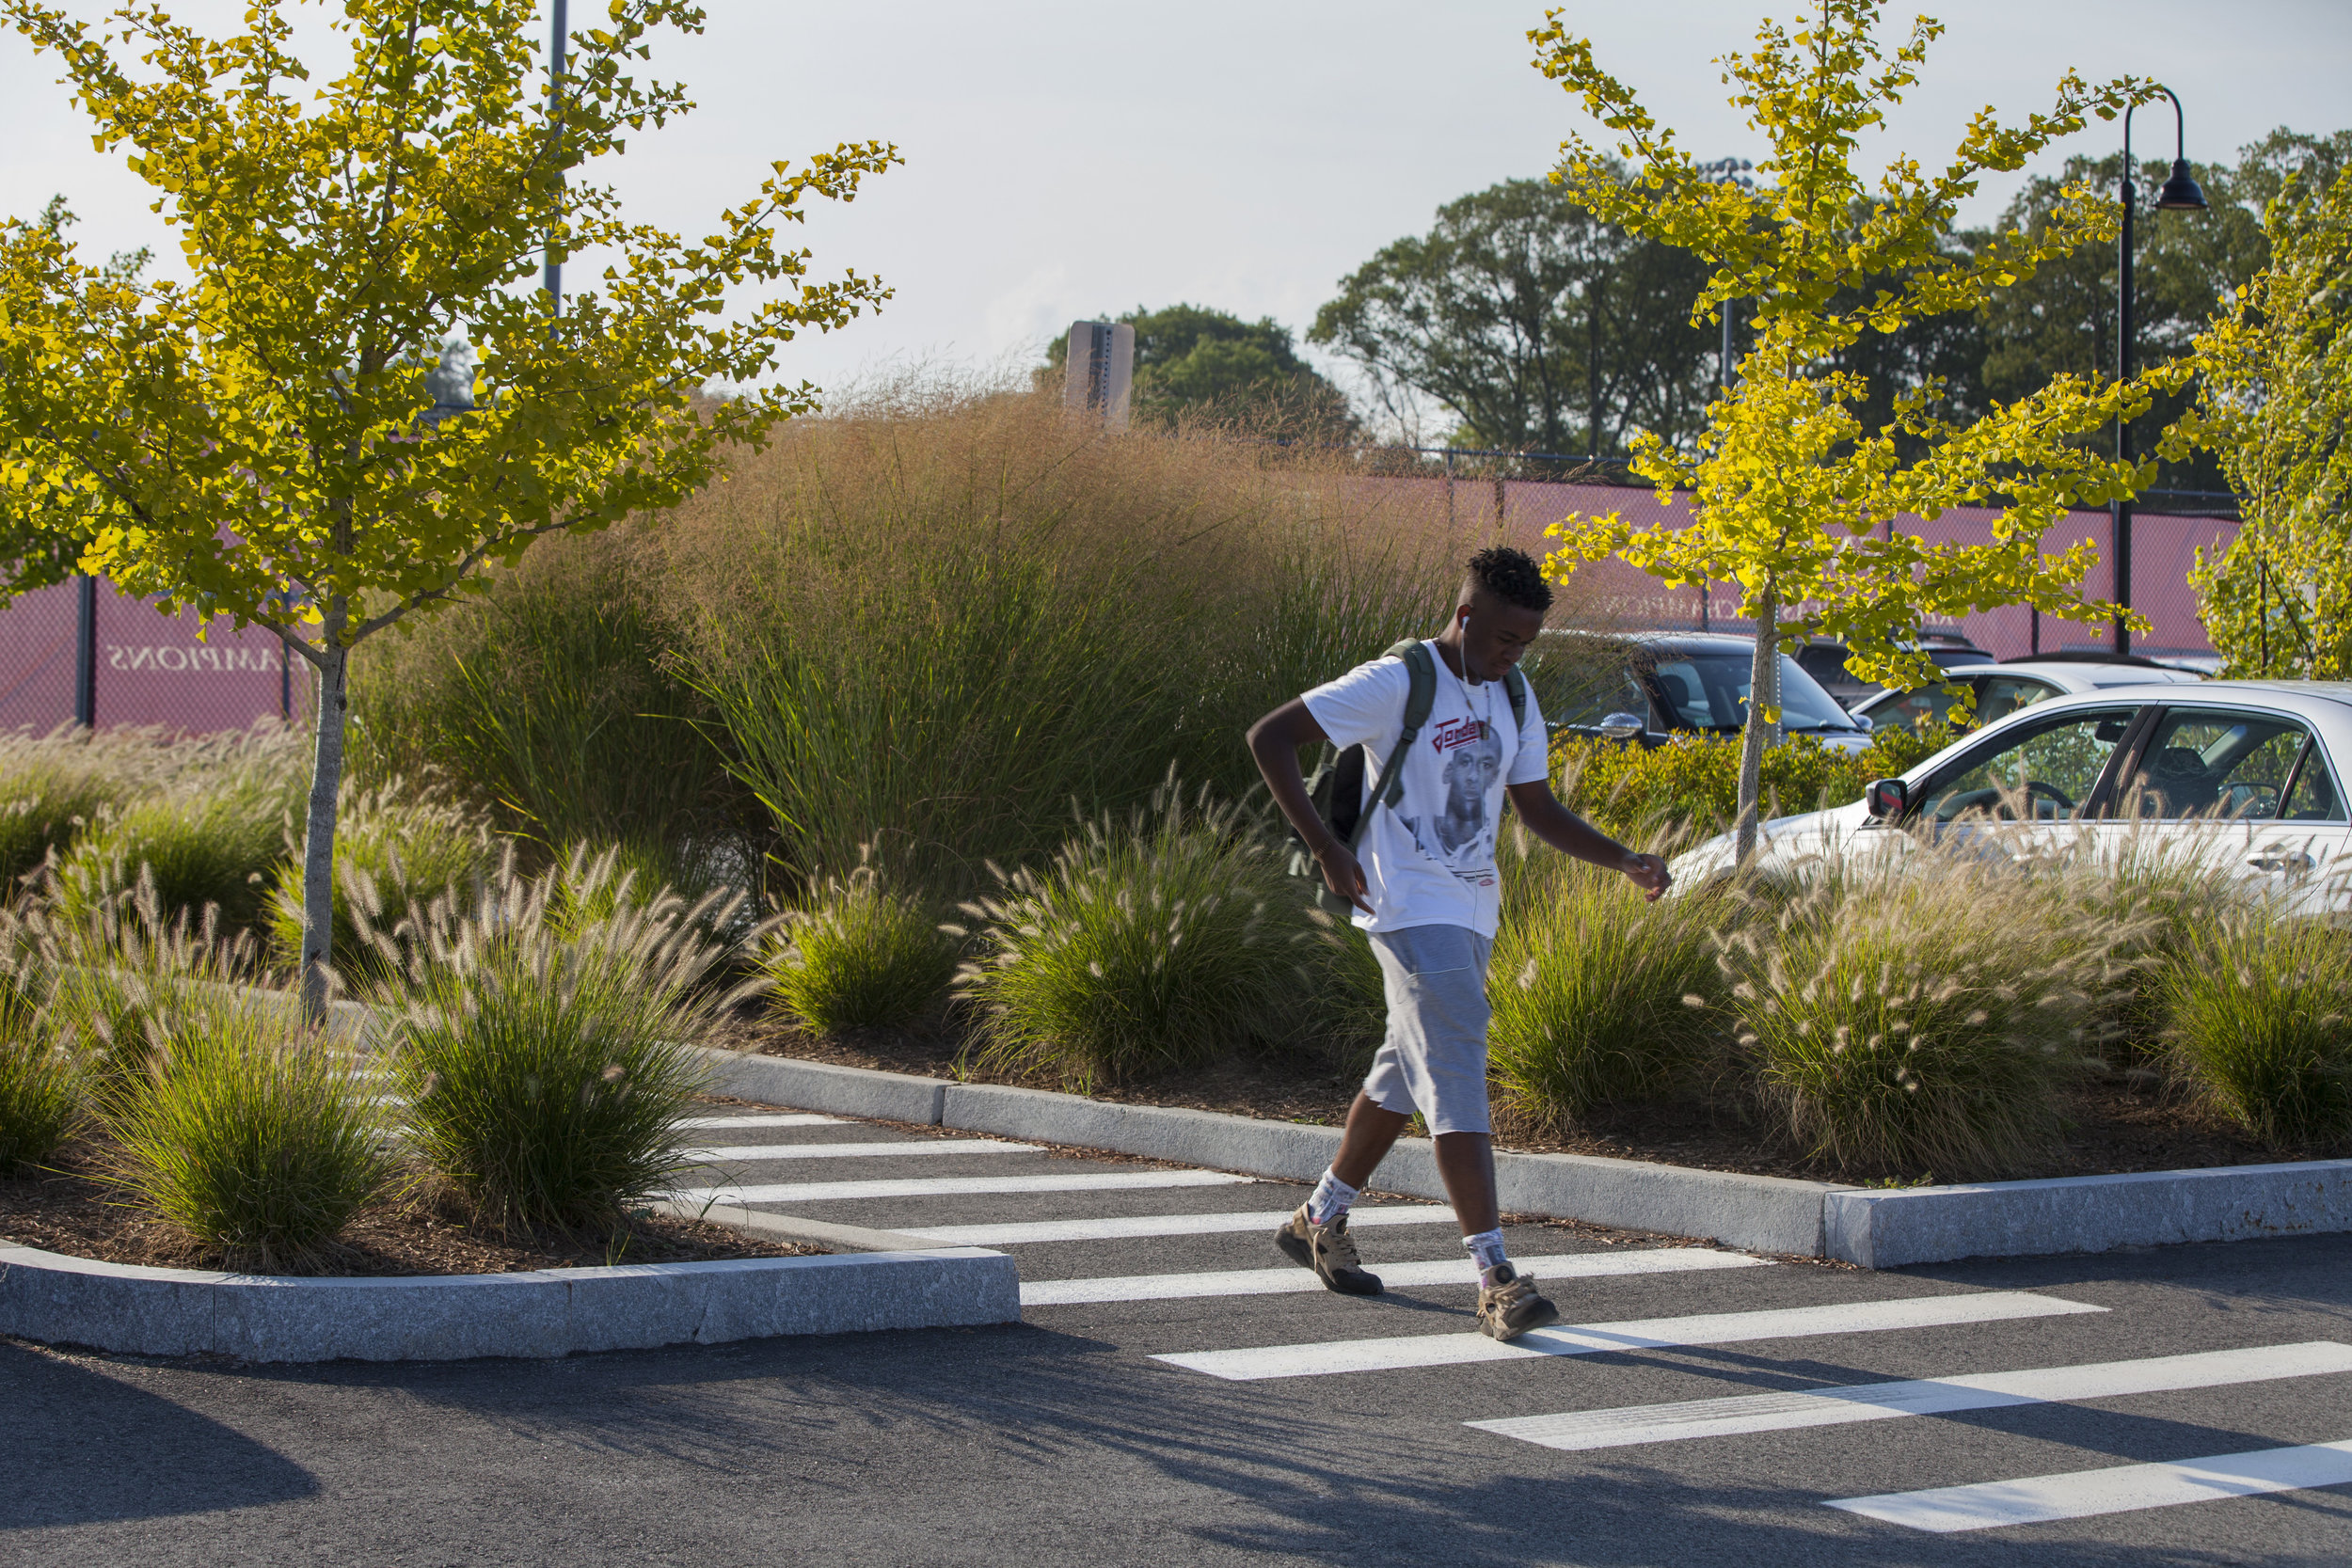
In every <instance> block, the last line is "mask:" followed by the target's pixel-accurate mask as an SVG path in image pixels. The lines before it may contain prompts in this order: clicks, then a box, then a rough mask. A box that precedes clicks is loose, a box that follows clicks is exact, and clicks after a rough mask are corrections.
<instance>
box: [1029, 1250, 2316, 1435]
mask: <svg viewBox="0 0 2352 1568" xmlns="http://www.w3.org/2000/svg"><path fill="white" fill-rule="evenodd" d="M1021 1300H1022V1305H1023V1306H1027V1305H1028V1287H1027V1286H1023V1287H1022V1296H1021ZM2330 1372H2352V1345H2341V1344H2337V1343H2336V1342H2335V1341H2333V1340H2330V1339H2314V1340H2312V1341H2311V1342H2309V1343H2308V1344H2300V1345H2265V1346H2262V1347H2260V1348H2258V1349H2253V1350H2224V1351H2209V1352H2206V1353H2204V1354H2197V1355H2159V1356H2152V1357H2150V1358H2148V1359H2146V1360H2141V1361H2105V1362H2100V1363H2097V1364H2095V1365H2091V1366H2083V1367H2050V1368H2045V1369H2043V1370H2040V1371H2030V1372H1990V1373H1985V1374H1982V1375H1980V1376H1975V1377H1944V1378H1933V1379H1927V1380H1922V1381H1918V1382H1911V1383H1860V1384H1852V1385H1849V1386H1845V1387H1840V1388H1812V1389H1806V1390H1804V1391H1802V1392H1794V1391H1792V1392H1787V1393H1778V1394H1750V1395H1746V1396H1743V1397H1740V1398H1735V1399H1721V1400H1686V1401H1683V1402H1680V1403H1677V1404H1632V1405H1624V1406H1621V1407H1619V1408H1617V1409H1614V1410H1578V1411H1571V1412H1568V1413H1566V1414H1565V1415H1559V1416H1516V1417H1513V1418H1509V1419H1507V1420H1498V1421H1465V1422H1463V1423H1462V1424H1463V1425H1464V1426H1469V1427H1475V1428H1477V1429H1478V1430H1479V1431H1481V1432H1492V1433H1501V1434H1502V1435H1503V1436H1505V1437H1516V1438H1518V1439H1519V1440H1520V1441H1521V1442H1525V1443H1540V1444H1542V1445H1543V1446H1544V1447H1545V1448H1548V1449H1566V1450H1567V1451H1569V1452H1571V1453H1577V1452H1583V1451H1586V1450H1589V1449H1621V1448H1629V1447H1630V1446H1632V1445H1633V1444H1636V1443H1674V1442H1681V1441H1684V1440H1686V1439H1689V1438H1692V1437H1728V1436H1735V1435H1739V1434H1742V1433H1757V1432H1789V1431H1793V1430H1795V1429H1797V1428H1800V1427H1820V1426H1843V1425H1845V1424H1846V1423H1847V1422H1850V1421H1883V1420H1892V1419H1895V1418H1899V1417H1904V1416H1940V1415H1944V1414H1947V1413H1948V1412H1951V1411H1956V1410H1994V1409H1998V1408H2000V1407H2001V1406H2003V1405H2012V1404H2056V1403H2060V1402H2067V1401H2074V1400H2105V1399H2115V1398H2118V1397H2120V1396H2122V1395H2125V1394H2153V1393H2161V1392H2164V1391H2166V1390H2169V1389H2177V1388H2215V1387H2220V1386H2224V1385H2227V1384H2236V1383H2264V1382H2268V1381H2270V1380H2272V1379H2275V1378H2286V1377H2318V1376H2322V1375H2325V1374H2327V1373H2330Z"/></svg>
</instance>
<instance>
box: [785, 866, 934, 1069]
mask: <svg viewBox="0 0 2352 1568" xmlns="http://www.w3.org/2000/svg"><path fill="white" fill-rule="evenodd" d="M952 935H953V933H951V932H948V931H943V930H942V929H941V928H940V927H939V924H938V922H937V920H936V919H935V918H934V917H933V916H932V914H931V911H930V910H929V909H928V908H926V907H925V905H924V903H923V900H922V899H920V898H918V897H915V896H914V895H909V894H903V893H897V892H894V891H892V890H891V889H890V888H888V887H887V886H885V885H884V884H883V882H882V875H881V873H880V871H879V870H877V869H876V867H875V866H874V865H872V864H871V863H867V864H864V865H861V866H859V867H858V868H857V869H856V870H854V871H852V872H850V874H849V875H848V876H847V877H842V878H828V879H825V880H824V881H822V882H820V883H819V884H818V887H817V888H816V890H815V892H814V893H813V895H811V896H810V897H809V898H807V899H806V900H804V901H803V903H802V905H801V907H800V908H798V909H795V910H793V911H789V912H788V913H787V915H786V916H785V919H784V920H783V922H782V923H781V924H779V925H778V926H777V927H775V928H774V929H773V931H771V934H770V936H769V939H768V944H767V951H766V953H765V954H764V955H763V957H762V958H761V967H762V968H763V969H764V970H765V971H766V973H767V975H768V979H769V982H770V984H771V988H772V989H771V990H770V992H769V995H770V999H771V1006H772V1007H773V1008H774V1010H775V1011H776V1012H778V1013H779V1014H781V1015H783V1016H784V1017H786V1018H788V1019H790V1020H791V1021H792V1022H795V1023H798V1024H800V1025H801V1026H802V1027H803V1028H804V1029H812V1030H815V1031H817V1032H818V1033H819V1034H828V1033H831V1032H833V1031H835V1030H840V1029H858V1028H868V1027H873V1026H876V1025H882V1024H895V1023H906V1022H912V1021H914V1020H915V1019H918V1018H921V1017H922V1016H924V1015H925V1014H927V1013H929V1012H930V1010H931V1009H932V1008H933V1007H935V1006H937V1005H938V1004H939V1001H940V998H942V997H943V996H945V995H946V991H947V986H948V983H949V982H950V981H952V980H953V979H954V978H955V974H956V944H955V942H954V941H953V940H952Z"/></svg>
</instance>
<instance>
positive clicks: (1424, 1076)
mask: <svg viewBox="0 0 2352 1568" xmlns="http://www.w3.org/2000/svg"><path fill="white" fill-rule="evenodd" d="M1368 934H1369V935H1370V936H1371V938H1372V952H1373V956H1374V957H1375V958H1378V959H1379V960H1380V979H1381V985H1382V989H1383V990H1386V992H1387V993H1388V1001H1389V1034H1388V1038H1387V1039H1386V1040H1384V1041H1383V1042H1382V1043H1381V1046H1380V1053H1379V1054H1378V1055H1376V1056H1375V1057H1374V1058H1373V1059H1372V1071H1371V1073H1370V1074H1369V1075H1367V1076H1366V1077H1365V1079H1364V1093H1366V1094H1368V1095H1370V1096H1371V1097H1372V1099H1373V1101H1374V1102H1375V1103H1376V1104H1377V1105H1379V1106H1380V1108H1381V1109H1382V1110H1385V1111H1394V1112H1396V1113H1398V1114H1399V1115H1401V1116H1409V1115H1411V1114H1412V1113H1413V1112H1415V1111H1419V1112H1420V1113H1421V1115H1422V1120H1424V1121H1426V1122H1427V1123H1428V1124H1429V1131H1430V1132H1432V1133H1433V1134H1434V1133H1438V1132H1490V1131H1492V1128H1491V1126H1490V1124H1489V1123H1488V1121H1487V1119H1486V1019H1487V1016H1488V1013H1489V1011H1490V1009H1489V1008H1488V1007H1487V1006H1486V959H1487V957H1488V955H1489V954H1491V953H1492V952H1493V950H1494V942H1493V941H1492V940H1491V939H1489V938H1486V937H1482V936H1480V935H1479V934H1478V933H1477V932H1475V931H1473V930H1471V929H1470V927H1467V926H1407V927H1405V928H1404V929H1403V930H1401V931H1374V932H1370V933H1368Z"/></svg>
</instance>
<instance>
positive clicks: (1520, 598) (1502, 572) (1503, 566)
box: [1470, 545, 1551, 610]
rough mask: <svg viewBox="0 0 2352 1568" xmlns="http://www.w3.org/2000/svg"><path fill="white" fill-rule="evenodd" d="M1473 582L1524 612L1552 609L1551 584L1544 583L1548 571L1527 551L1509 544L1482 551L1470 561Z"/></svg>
mask: <svg viewBox="0 0 2352 1568" xmlns="http://www.w3.org/2000/svg"><path fill="white" fill-rule="evenodd" d="M1470 581H1472V582H1474V583H1476V584H1477V585H1478V586H1479V587H1481V588H1484V589H1485V590H1486V592H1487V593H1489V594H1493V595H1494V596H1495V597H1496V598H1498V599H1501V600H1502V602H1503V603H1505V604H1515V605H1517V606H1518V607H1519V608H1520V609H1521V610H1549V609H1550V608H1551V584H1549V583H1548V582H1546V581H1545V580H1544V569H1543V568H1542V567H1541V566H1538V565H1536V564H1535V562H1534V560H1533V559H1532V558H1531V557H1530V556H1529V555H1528V554H1527V553H1526V552H1525V551H1523V550H1515V549H1512V548H1511V547H1510V546H1506V545H1498V546H1493V547H1492V548H1490V549H1484V550H1480V551H1479V552H1478V553H1477V554H1476V555H1474V556H1471V557H1470Z"/></svg>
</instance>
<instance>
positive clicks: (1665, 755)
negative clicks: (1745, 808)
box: [1551, 725, 1952, 838]
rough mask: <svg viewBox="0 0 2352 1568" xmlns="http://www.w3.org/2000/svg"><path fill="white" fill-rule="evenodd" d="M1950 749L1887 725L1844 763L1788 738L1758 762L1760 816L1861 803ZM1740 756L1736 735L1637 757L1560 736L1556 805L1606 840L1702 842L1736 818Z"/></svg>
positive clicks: (1555, 754)
mask: <svg viewBox="0 0 2352 1568" xmlns="http://www.w3.org/2000/svg"><path fill="white" fill-rule="evenodd" d="M1951 740H1952V735H1951V733H1950V732H1949V731H1940V730H1938V731H1927V732H1923V733H1917V734H1915V733H1914V732H1912V731H1910V730H1906V729H1901V728H1899V727H1896V726H1892V725H1890V726H1888V727H1887V728H1885V729H1883V730H1878V731H1875V732H1873V733H1872V735H1871V736H1870V744H1869V747H1868V749H1867V750H1866V751H1864V752H1860V753H1859V754H1856V755H1851V756H1850V755H1848V754H1847V753H1846V752H1841V751H1839V750H1837V749H1836V747H1832V746H1825V745H1823V744H1822V743H1821V740H1820V736H1813V735H1792V736H1788V737H1787V738H1786V739H1784V740H1783V741H1782V742H1781V743H1780V744H1779V745H1778V746H1775V747H1772V749H1770V750H1769V751H1767V752H1765V753H1764V767H1763V773H1762V781H1763V791H1764V793H1763V808H1762V810H1763V815H1764V816H1767V817H1771V816H1781V815H1784V814H1787V813H1791V812H1804V811H1813V810H1816V809H1818V808H1820V807H1822V806H1836V805H1844V804H1846V803H1847V802H1849V801H1852V800H1860V799H1862V789H1863V786H1864V785H1865V784H1868V783H1869V782H1870V781H1871V780H1873V779H1883V778H1891V777H1893V776H1894V775H1895V774H1898V773H1900V772H1903V771H1905V770H1907V769H1908V768H1911V767H1913V766H1914V765H1915V764H1916V763H1919V762H1922V761H1924V760H1926V759H1927V758H1928V757H1931V756H1933V755H1934V754H1935V753H1936V752H1939V751H1941V750H1943V748H1944V747H1946V746H1947V745H1949V744H1950V743H1951ZM1551 771H1552V777H1553V778H1554V779H1555V780H1556V781H1558V788H1559V792H1560V798H1561V800H1562V801H1563V802H1565V804H1566V805H1567V807H1568V809H1569V810H1571V811H1574V812H1576V813H1578V814H1579V815H1581V816H1583V817H1585V818H1586V819H1587V820H1588V821H1590V822H1592V823H1593V825H1594V826H1596V827H1597V828H1599V829H1600V830H1601V831H1602V832H1607V833H1610V834H1613V835H1614V836H1615V837H1618V838H1640V837H1643V836H1644V835H1645V834H1647V833H1649V832H1653V831H1656V830H1658V829H1660V828H1662V827H1669V826H1678V827H1680V828H1681V829H1683V830H1684V831H1685V832H1689V833H1692V834H1693V835H1703V834H1706V833H1710V832H1717V831H1719V830H1721V829H1723V828H1726V827H1728V826H1730V824H1731V820H1732V817H1733V816H1734V815H1735V814H1736V813H1737V811H1738V809H1739V803H1740V736H1736V735H1721V736H1718V735H1677V736H1674V737H1673V738H1672V739H1670V740H1668V741H1667V742H1666V743H1665V744H1664V745H1662V746H1656V747H1644V746H1636V745H1626V744H1621V743H1619V742H1617V741H1613V740H1602V739H1595V738H1593V737H1591V736H1581V735H1577V734H1574V733H1572V732H1565V731H1564V732H1562V733H1561V734H1560V735H1559V736H1555V737H1554V739H1553V741H1552V752H1551Z"/></svg>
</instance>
